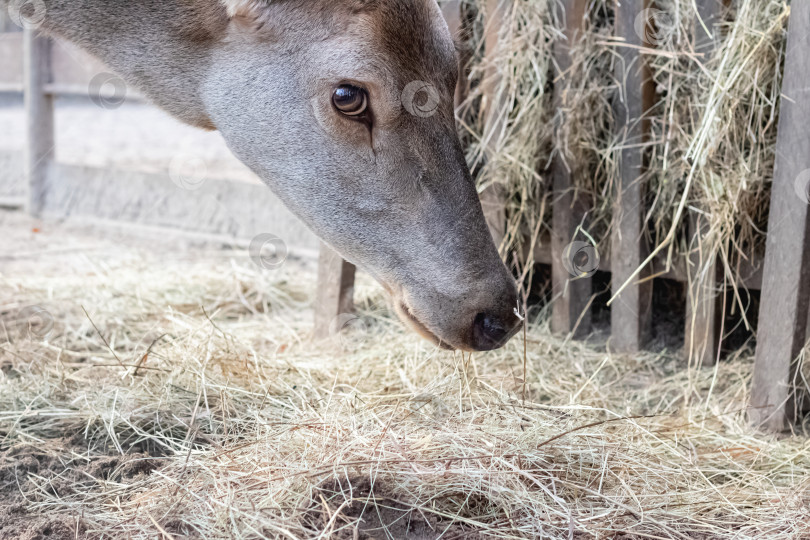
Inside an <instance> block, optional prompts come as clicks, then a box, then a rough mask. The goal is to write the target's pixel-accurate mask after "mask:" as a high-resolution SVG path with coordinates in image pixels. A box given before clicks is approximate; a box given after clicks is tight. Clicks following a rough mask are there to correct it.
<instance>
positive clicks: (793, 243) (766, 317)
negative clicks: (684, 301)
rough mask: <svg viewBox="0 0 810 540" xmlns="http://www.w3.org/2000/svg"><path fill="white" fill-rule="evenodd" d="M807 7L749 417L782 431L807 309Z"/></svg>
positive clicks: (774, 200) (797, 29)
mask: <svg viewBox="0 0 810 540" xmlns="http://www.w3.org/2000/svg"><path fill="white" fill-rule="evenodd" d="M808 50H810V2H794V3H793V4H792V6H791V13H790V23H789V30H788V44H787V52H786V57H785V74H784V78H783V83H782V100H781V109H780V113H779V135H778V138H777V146H776V168H775V170H774V179H773V187H772V191H771V207H770V214H769V218H768V239H767V242H766V247H765V249H766V251H765V274H764V280H763V284H762V302H761V304H760V312H759V328H758V330H757V350H756V363H755V365H754V380H753V384H752V390H751V411H750V414H751V420H752V421H753V422H754V424H755V425H758V426H760V427H762V428H765V429H768V430H770V431H782V430H783V429H785V428H786V427H787V426H788V424H789V422H790V421H791V420H792V419H793V417H794V415H795V412H796V411H795V399H794V393H793V388H792V385H791V382H792V380H793V379H792V378H793V375H794V374H793V368H794V366H795V364H794V360H795V359H796V358H797V356H798V355H799V353H800V352H801V350H802V348H803V347H804V345H805V342H806V339H807V318H808V309H810V203H809V202H808V199H810V172H808V170H809V169H810V138H808V137H807V126H808V125H810V55H809V54H807V51H808Z"/></svg>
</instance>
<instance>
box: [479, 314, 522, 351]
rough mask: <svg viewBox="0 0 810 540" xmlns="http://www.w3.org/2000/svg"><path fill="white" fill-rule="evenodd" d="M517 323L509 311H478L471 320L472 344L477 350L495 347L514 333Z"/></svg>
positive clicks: (489, 349)
mask: <svg viewBox="0 0 810 540" xmlns="http://www.w3.org/2000/svg"><path fill="white" fill-rule="evenodd" d="M519 323H520V319H519V318H518V317H517V316H516V315H515V314H514V313H513V312H511V311H510V312H505V313H502V314H500V315H493V314H490V313H479V314H478V315H476V316H475V320H474V321H473V330H472V337H473V343H472V345H473V347H474V348H475V349H476V350H478V351H491V350H492V349H497V348H498V347H500V346H501V345H503V344H504V343H505V342H506V340H508V339H509V338H510V337H512V336H513V335H514V333H515V332H516V331H517V328H518V324H519Z"/></svg>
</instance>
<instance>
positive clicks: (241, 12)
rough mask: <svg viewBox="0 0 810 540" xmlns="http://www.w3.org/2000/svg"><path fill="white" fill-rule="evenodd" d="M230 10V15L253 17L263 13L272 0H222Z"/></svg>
mask: <svg viewBox="0 0 810 540" xmlns="http://www.w3.org/2000/svg"><path fill="white" fill-rule="evenodd" d="M220 1H221V2H222V3H223V4H224V5H225V9H226V10H227V11H228V17H230V18H232V19H233V18H237V17H247V18H251V19H255V18H258V17H260V16H261V15H262V13H263V12H264V10H265V8H267V6H268V5H269V4H270V2H271V1H272V0H220Z"/></svg>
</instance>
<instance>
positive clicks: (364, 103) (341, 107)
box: [332, 84, 368, 116]
mask: <svg viewBox="0 0 810 540" xmlns="http://www.w3.org/2000/svg"><path fill="white" fill-rule="evenodd" d="M332 104H333V105H334V106H335V109H337V110H338V111H340V112H341V113H343V114H345V115H346V116H360V115H361V114H363V113H364V112H365V111H366V108H368V94H366V91H365V90H363V89H362V88H358V87H356V86H352V85H351V84H342V85H340V86H338V87H337V88H335V91H334V92H333V93H332Z"/></svg>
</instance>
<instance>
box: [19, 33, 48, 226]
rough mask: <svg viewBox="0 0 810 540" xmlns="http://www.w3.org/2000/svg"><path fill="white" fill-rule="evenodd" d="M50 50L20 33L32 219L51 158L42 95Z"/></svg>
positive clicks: (34, 35)
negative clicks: (21, 38) (21, 35)
mask: <svg viewBox="0 0 810 540" xmlns="http://www.w3.org/2000/svg"><path fill="white" fill-rule="evenodd" d="M50 49H51V43H50V39H49V38H47V37H46V36H44V35H40V34H39V32H38V31H37V30H36V29H33V28H26V29H25V30H24V33H23V55H24V59H23V70H24V84H25V114H26V145H25V174H26V180H27V184H28V197H27V201H28V211H29V213H30V214H31V215H33V216H40V215H41V213H42V208H43V206H44V203H45V186H46V182H47V174H48V165H49V163H50V161H51V160H52V159H53V155H54V133H53V97H52V96H51V95H50V94H47V93H46V92H45V85H46V84H48V83H49V82H50Z"/></svg>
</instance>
